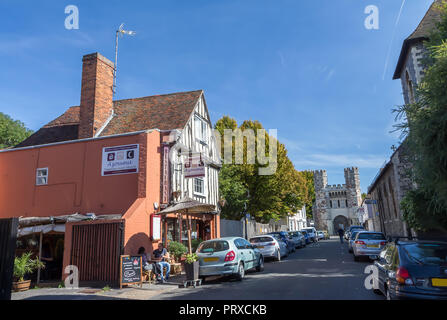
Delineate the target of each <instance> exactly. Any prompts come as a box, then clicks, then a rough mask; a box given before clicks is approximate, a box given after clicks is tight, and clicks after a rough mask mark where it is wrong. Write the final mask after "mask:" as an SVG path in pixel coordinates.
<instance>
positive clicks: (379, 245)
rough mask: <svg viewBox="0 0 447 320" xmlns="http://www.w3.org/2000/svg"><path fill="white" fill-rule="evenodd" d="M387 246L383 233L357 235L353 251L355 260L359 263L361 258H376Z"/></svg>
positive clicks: (360, 233)
mask: <svg viewBox="0 0 447 320" xmlns="http://www.w3.org/2000/svg"><path fill="white" fill-rule="evenodd" d="M386 244H387V241H386V238H385V235H384V234H383V233H382V232H374V231H363V232H359V233H357V235H356V237H355V240H354V243H353V245H352V250H353V253H354V260H355V261H359V258H360V257H361V256H367V257H370V258H376V257H378V256H379V254H380V252H381V251H382V249H383V248H385V246H386Z"/></svg>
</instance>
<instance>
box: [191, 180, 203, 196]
mask: <svg viewBox="0 0 447 320" xmlns="http://www.w3.org/2000/svg"><path fill="white" fill-rule="evenodd" d="M194 193H196V194H199V195H204V194H205V180H204V179H203V178H194Z"/></svg>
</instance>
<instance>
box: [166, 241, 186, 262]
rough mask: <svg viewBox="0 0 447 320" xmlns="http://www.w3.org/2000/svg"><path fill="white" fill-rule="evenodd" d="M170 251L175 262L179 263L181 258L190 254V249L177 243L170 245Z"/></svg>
mask: <svg viewBox="0 0 447 320" xmlns="http://www.w3.org/2000/svg"><path fill="white" fill-rule="evenodd" d="M168 251H169V253H170V254H171V255H173V256H174V258H175V261H176V262H179V261H180V259H181V257H182V256H183V255H184V254H185V253H186V252H188V249H187V248H186V247H185V245H183V243H180V242H177V241H171V242H169V245H168Z"/></svg>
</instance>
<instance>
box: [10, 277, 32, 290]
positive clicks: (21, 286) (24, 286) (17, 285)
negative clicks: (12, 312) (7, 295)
mask: <svg viewBox="0 0 447 320" xmlns="http://www.w3.org/2000/svg"><path fill="white" fill-rule="evenodd" d="M30 285H31V280H25V281H17V282H13V283H12V290H14V291H15V292H20V291H27V290H29V287H30Z"/></svg>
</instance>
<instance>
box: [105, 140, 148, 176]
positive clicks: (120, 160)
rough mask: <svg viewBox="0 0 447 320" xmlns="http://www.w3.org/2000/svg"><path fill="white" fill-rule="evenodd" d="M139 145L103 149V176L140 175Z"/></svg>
mask: <svg viewBox="0 0 447 320" xmlns="http://www.w3.org/2000/svg"><path fill="white" fill-rule="evenodd" d="M139 150H140V145H139V144H131V145H125V146H115V147H105V148H103V149H102V168H101V169H102V170H101V171H102V172H101V174H102V176H111V175H117V174H128V173H138V159H139Z"/></svg>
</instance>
